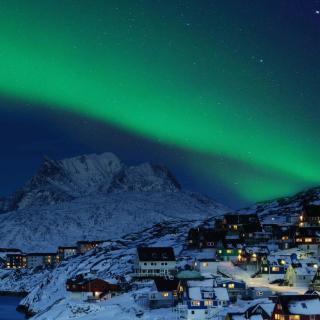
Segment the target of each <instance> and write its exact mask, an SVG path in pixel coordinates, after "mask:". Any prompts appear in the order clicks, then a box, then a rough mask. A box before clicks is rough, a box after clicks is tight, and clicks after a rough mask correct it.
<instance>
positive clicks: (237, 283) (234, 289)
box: [217, 278, 247, 301]
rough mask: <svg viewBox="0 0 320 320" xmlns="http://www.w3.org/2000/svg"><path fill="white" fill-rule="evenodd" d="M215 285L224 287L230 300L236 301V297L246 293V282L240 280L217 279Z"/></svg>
mask: <svg viewBox="0 0 320 320" xmlns="http://www.w3.org/2000/svg"><path fill="white" fill-rule="evenodd" d="M217 286H218V287H221V288H226V289H227V291H228V294H229V297H230V300H232V301H236V300H237V297H239V296H241V297H242V296H244V295H245V293H246V288H247V286H246V283H245V282H244V281H242V280H233V279H225V278H222V279H217Z"/></svg>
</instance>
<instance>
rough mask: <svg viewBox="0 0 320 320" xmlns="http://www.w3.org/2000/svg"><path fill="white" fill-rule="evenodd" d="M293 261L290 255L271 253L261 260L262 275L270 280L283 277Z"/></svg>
mask: <svg viewBox="0 0 320 320" xmlns="http://www.w3.org/2000/svg"><path fill="white" fill-rule="evenodd" d="M291 262H292V260H291V258H290V257H288V256H281V255H276V254H274V255H269V256H268V257H265V258H263V259H262V261H261V266H260V275H261V276H262V277H264V278H267V279H268V280H269V281H273V280H276V279H283V278H284V276H285V274H286V272H287V269H288V266H289V265H290V264H291Z"/></svg>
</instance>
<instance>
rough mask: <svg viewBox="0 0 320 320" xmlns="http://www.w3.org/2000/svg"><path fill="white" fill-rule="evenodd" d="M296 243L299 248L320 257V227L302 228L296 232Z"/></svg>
mask: <svg viewBox="0 0 320 320" xmlns="http://www.w3.org/2000/svg"><path fill="white" fill-rule="evenodd" d="M295 243H296V245H297V246H298V248H300V249H302V250H304V251H308V252H310V253H313V254H314V255H316V256H318V257H319V256H320V227H319V226H318V227H302V228H298V229H297V230H296V234H295Z"/></svg>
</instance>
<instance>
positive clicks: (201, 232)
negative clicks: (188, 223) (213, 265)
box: [187, 228, 226, 249]
mask: <svg viewBox="0 0 320 320" xmlns="http://www.w3.org/2000/svg"><path fill="white" fill-rule="evenodd" d="M225 234H226V231H224V230H213V229H206V228H192V229H190V230H189V232H188V236H187V246H188V248H189V249H196V248H198V249H203V248H214V247H216V246H217V244H218V243H219V242H220V241H222V240H223V239H224V237H225Z"/></svg>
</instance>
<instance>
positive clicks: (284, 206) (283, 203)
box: [239, 187, 320, 223]
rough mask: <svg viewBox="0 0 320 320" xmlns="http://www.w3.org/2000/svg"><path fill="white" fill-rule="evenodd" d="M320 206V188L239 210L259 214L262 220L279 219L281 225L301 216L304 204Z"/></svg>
mask: <svg viewBox="0 0 320 320" xmlns="http://www.w3.org/2000/svg"><path fill="white" fill-rule="evenodd" d="M310 203H314V204H320V187H316V188H311V189H308V190H304V191H301V192H299V193H297V194H295V195H293V196H288V197H282V198H278V199H274V200H270V201H264V202H258V203H256V204H254V205H253V206H251V207H247V208H244V209H241V210H239V212H240V213H243V214H246V213H257V214H258V215H259V216H260V217H261V218H262V220H269V219H270V218H274V219H277V220H278V222H279V223H280V222H281V221H284V220H286V219H287V218H290V217H293V216H295V215H297V214H299V212H300V210H301V208H302V206H303V205H304V204H310Z"/></svg>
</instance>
